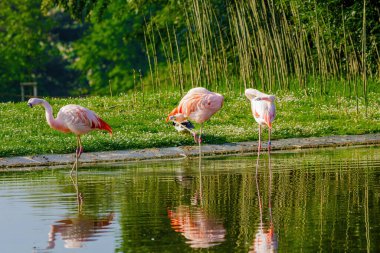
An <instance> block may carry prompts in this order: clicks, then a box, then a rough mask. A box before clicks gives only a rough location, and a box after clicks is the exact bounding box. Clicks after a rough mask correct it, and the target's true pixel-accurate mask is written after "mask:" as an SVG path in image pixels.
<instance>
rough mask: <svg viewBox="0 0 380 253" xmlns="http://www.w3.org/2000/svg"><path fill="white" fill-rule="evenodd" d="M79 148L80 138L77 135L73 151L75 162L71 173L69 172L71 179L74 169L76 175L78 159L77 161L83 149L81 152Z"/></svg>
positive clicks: (80, 146)
mask: <svg viewBox="0 0 380 253" xmlns="http://www.w3.org/2000/svg"><path fill="white" fill-rule="evenodd" d="M81 148H82V144H81V141H80V136H79V135H77V149H76V151H75V162H74V164H73V167H72V168H71V172H70V176H71V177H72V175H73V172H74V168H75V170H76V172H77V173H78V159H79V157H80V155H81V153H82V152H83V148H82V151H81Z"/></svg>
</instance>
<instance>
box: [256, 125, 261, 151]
mask: <svg viewBox="0 0 380 253" xmlns="http://www.w3.org/2000/svg"><path fill="white" fill-rule="evenodd" d="M260 151H261V125H260V124H259V145H258V147H257V154H260Z"/></svg>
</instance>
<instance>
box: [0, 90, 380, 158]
mask: <svg viewBox="0 0 380 253" xmlns="http://www.w3.org/2000/svg"><path fill="white" fill-rule="evenodd" d="M276 95H277V100H276V106H277V117H276V120H275V122H274V124H273V132H272V138H273V139H281V138H290V137H307V136H326V135H343V134H365V133H374V132H380V124H379V121H380V110H379V109H378V108H379V105H380V98H379V96H378V94H376V93H370V94H369V96H368V97H369V108H368V116H367V117H365V115H364V100H362V99H360V100H359V114H357V113H356V102H355V100H354V99H348V98H342V97H328V98H321V99H316V98H315V97H314V98H312V97H305V96H304V95H299V94H295V93H284V94H276ZM180 98H181V97H180V94H179V93H176V92H166V93H162V94H145V95H144V97H143V96H142V93H137V95H136V96H135V95H134V94H128V95H120V96H117V97H115V96H114V97H113V98H111V97H87V98H80V99H79V98H75V99H74V98H70V99H52V98H47V100H48V102H50V104H51V105H52V106H53V109H54V115H56V113H57V112H58V110H59V108H60V107H62V106H64V105H66V104H69V103H75V104H80V105H82V106H85V107H87V108H89V109H91V110H93V111H95V112H96V113H97V114H98V115H99V116H100V117H102V118H103V119H104V120H105V121H107V122H108V123H109V124H110V125H111V126H112V128H113V131H114V134H113V137H112V138H110V136H109V134H108V133H106V132H100V131H93V132H91V133H89V134H87V135H85V136H83V137H82V141H83V145H84V149H85V152H89V151H105V150H120V149H136V148H151V147H168V146H180V145H194V142H193V138H192V137H191V136H190V135H187V134H180V133H178V132H177V131H175V129H174V128H173V127H172V126H171V125H169V124H166V123H165V117H166V115H167V114H168V113H169V112H170V111H171V110H172V109H173V108H174V107H175V106H176V105H177V103H178V102H179V100H180ZM0 125H1V131H0V138H1V143H0V156H2V157H4V156H18V155H34V154H49V153H55V154H57V153H73V152H74V151H75V145H76V141H75V137H74V135H72V134H63V133H60V132H58V131H55V130H53V129H51V128H50V127H49V126H48V125H47V123H46V120H45V114H44V109H43V107H34V108H29V107H28V106H27V105H26V102H23V103H1V104H0ZM196 127H197V128H198V127H199V126H198V125H196ZM204 133H205V136H204V138H203V140H204V143H206V144H207V143H226V142H238V141H254V140H257V138H258V131H257V125H256V123H255V121H254V119H253V118H252V115H251V112H250V104H249V101H248V100H247V99H246V98H245V97H244V95H239V94H236V93H235V94H231V95H230V96H229V95H226V94H225V103H224V106H223V108H222V110H221V111H220V112H218V113H217V114H215V115H214V116H213V117H212V118H211V120H210V121H208V122H206V123H205V127H204ZM266 137H267V131H266V130H265V131H264V140H266Z"/></svg>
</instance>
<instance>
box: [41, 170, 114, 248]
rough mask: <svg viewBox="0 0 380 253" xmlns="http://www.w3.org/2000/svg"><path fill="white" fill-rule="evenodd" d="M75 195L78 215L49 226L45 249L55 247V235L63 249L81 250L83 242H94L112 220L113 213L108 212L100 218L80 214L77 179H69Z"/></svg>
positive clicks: (80, 196) (80, 203)
mask: <svg viewBox="0 0 380 253" xmlns="http://www.w3.org/2000/svg"><path fill="white" fill-rule="evenodd" d="M71 179H72V182H73V185H74V188H75V190H76V194H77V204H78V213H77V215H75V216H74V217H67V218H66V219H62V220H59V221H56V222H55V224H53V225H51V227H50V231H49V241H48V246H47V249H53V248H54V247H55V242H56V237H57V235H60V236H61V239H62V241H63V242H64V247H65V248H82V247H83V246H84V244H85V242H88V241H94V240H95V238H96V236H97V234H99V232H100V231H101V230H103V229H106V227H107V226H109V225H110V224H111V222H112V220H113V219H114V213H113V212H110V213H109V214H107V215H104V216H102V217H94V216H89V215H85V214H83V212H82V205H83V198H82V194H81V193H80V192H79V191H78V181H77V178H76V180H75V181H74V179H73V178H72V177H71Z"/></svg>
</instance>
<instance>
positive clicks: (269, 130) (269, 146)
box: [268, 128, 272, 153]
mask: <svg viewBox="0 0 380 253" xmlns="http://www.w3.org/2000/svg"><path fill="white" fill-rule="evenodd" d="M270 132H271V129H270V128H269V129H268V139H269V140H268V152H269V153H270V151H271V148H272V147H271V145H272V143H271V142H270Z"/></svg>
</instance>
